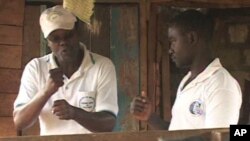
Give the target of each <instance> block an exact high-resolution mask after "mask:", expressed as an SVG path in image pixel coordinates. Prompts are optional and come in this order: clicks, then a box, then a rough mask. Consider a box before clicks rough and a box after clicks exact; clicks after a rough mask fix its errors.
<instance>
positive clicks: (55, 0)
mask: <svg viewBox="0 0 250 141" xmlns="http://www.w3.org/2000/svg"><path fill="white" fill-rule="evenodd" d="M25 1H26V2H36V3H37V2H41V3H55V4H60V3H63V0H25ZM140 2H141V0H95V3H140Z"/></svg>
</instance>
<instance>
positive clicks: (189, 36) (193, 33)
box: [188, 31, 199, 44]
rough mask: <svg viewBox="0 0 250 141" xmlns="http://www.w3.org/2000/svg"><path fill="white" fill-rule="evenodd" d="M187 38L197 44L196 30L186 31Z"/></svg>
mask: <svg viewBox="0 0 250 141" xmlns="http://www.w3.org/2000/svg"><path fill="white" fill-rule="evenodd" d="M188 40H189V43H190V44H197V42H198V41H199V36H198V34H197V32H194V31H190V32H189V33H188Z"/></svg>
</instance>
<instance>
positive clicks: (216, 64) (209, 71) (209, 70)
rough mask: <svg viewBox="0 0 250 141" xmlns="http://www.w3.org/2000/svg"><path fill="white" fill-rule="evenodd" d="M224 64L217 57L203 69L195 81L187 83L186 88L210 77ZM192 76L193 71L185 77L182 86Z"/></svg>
mask: <svg viewBox="0 0 250 141" xmlns="http://www.w3.org/2000/svg"><path fill="white" fill-rule="evenodd" d="M222 67H223V66H222V65H221V63H220V59H219V58H216V59H214V60H213V62H211V63H210V64H209V65H208V66H207V67H206V69H205V70H204V71H202V72H201V73H200V74H199V75H198V76H197V77H196V78H195V79H194V80H193V81H191V82H190V83H189V84H188V85H186V87H185V88H184V90H185V89H188V88H190V87H192V86H194V85H196V84H197V83H200V82H203V81H205V80H206V79H208V78H209V77H210V76H212V75H213V74H214V73H215V72H216V71H217V70H219V69H220V68H222ZM190 77H191V72H190V71H189V72H188V74H187V75H186V76H185V77H184V79H183V80H184V81H183V83H182V86H181V87H183V85H184V84H185V82H186V81H187V80H188V79H189V78H190Z"/></svg>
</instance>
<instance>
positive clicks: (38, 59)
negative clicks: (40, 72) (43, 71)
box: [26, 54, 51, 67]
mask: <svg viewBox="0 0 250 141" xmlns="http://www.w3.org/2000/svg"><path fill="white" fill-rule="evenodd" d="M50 55H51V54H48V55H44V56H42V57H36V58H33V59H31V60H30V61H29V62H28V63H27V65H26V67H27V66H40V65H42V66H43V65H45V64H46V63H48V62H49V59H50Z"/></svg>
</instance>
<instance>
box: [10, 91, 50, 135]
mask: <svg viewBox="0 0 250 141" xmlns="http://www.w3.org/2000/svg"><path fill="white" fill-rule="evenodd" d="M48 99H49V97H48V96H46V95H44V94H43V92H39V93H37V94H36V95H35V97H34V98H33V99H32V100H31V101H30V102H29V103H27V104H25V105H22V106H20V107H17V108H16V109H15V110H14V112H13V118H14V123H15V126H16V128H17V129H19V130H22V129H25V128H28V127H29V126H31V125H32V124H33V123H34V122H35V121H36V119H37V117H38V116H39V114H40V112H41V110H42V108H43V106H44V105H45V103H46V102H47V100H48Z"/></svg>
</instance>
